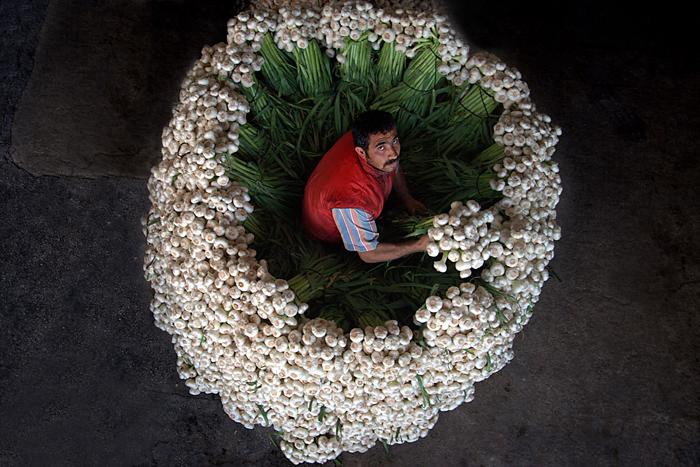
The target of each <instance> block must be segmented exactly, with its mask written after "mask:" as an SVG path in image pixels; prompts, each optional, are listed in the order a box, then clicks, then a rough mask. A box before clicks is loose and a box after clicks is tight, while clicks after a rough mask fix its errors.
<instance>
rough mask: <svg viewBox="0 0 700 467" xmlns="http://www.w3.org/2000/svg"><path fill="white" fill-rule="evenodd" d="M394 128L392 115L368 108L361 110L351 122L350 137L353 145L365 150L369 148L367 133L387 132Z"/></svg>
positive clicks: (394, 123)
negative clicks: (364, 110)
mask: <svg viewBox="0 0 700 467" xmlns="http://www.w3.org/2000/svg"><path fill="white" fill-rule="evenodd" d="M394 128H396V122H395V121H394V117H392V116H391V114H390V113H389V112H384V111H382V110H368V111H366V112H362V113H361V114H360V115H358V116H357V117H356V118H355V121H354V122H352V137H353V139H354V140H355V146H359V147H361V148H362V149H364V150H365V152H366V151H367V149H368V148H369V135H372V134H375V133H387V132H389V131H391V130H393V129H394Z"/></svg>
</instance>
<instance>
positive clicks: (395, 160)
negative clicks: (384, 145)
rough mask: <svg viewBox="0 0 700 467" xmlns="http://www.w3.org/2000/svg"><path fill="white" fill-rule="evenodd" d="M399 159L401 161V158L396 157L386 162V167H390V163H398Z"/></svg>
mask: <svg viewBox="0 0 700 467" xmlns="http://www.w3.org/2000/svg"><path fill="white" fill-rule="evenodd" d="M398 161H399V158H398V157H397V158H396V159H394V160H392V161H390V162H387V163H386V164H384V167H388V166H390V165H392V164H394V163H396V162H398Z"/></svg>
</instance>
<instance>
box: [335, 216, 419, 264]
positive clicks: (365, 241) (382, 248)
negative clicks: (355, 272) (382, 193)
mask: <svg viewBox="0 0 700 467" xmlns="http://www.w3.org/2000/svg"><path fill="white" fill-rule="evenodd" d="M332 215H333V219H334V220H335V223H336V226H337V227H338V231H339V232H340V236H341V238H342V240H343V244H344V245H345V249H346V250H348V251H356V252H357V254H358V255H359V256H360V259H362V261H364V262H366V263H380V262H383V261H390V260H392V259H396V258H400V257H402V256H406V255H409V254H411V253H418V252H421V251H425V248H426V247H427V245H428V243H429V242H430V239H429V238H428V236H427V235H424V236H423V237H421V238H419V239H418V240H412V241H408V242H403V243H379V234H378V233H377V226H376V224H375V222H374V219H372V218H371V216H370V215H369V214H367V212H365V211H364V210H362V209H353V208H343V209H339V208H334V209H332Z"/></svg>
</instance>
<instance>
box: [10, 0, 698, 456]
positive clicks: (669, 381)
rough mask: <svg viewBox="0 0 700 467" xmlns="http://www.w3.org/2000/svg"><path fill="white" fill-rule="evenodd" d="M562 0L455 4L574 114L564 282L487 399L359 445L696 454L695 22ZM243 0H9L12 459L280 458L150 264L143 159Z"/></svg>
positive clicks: (538, 93)
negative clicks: (170, 318)
mask: <svg viewBox="0 0 700 467" xmlns="http://www.w3.org/2000/svg"><path fill="white" fill-rule="evenodd" d="M533 3H534V2H533ZM563 3H564V2H562V5H551V6H544V5H541V4H538V5H534V4H526V3H522V4H520V5H518V6H516V7H514V8H512V9H508V8H507V7H506V6H505V5H504V4H502V3H498V4H496V3H494V2H488V4H485V5H476V4H471V5H469V6H466V5H465V6H455V7H454V8H453V10H454V13H455V18H456V20H457V21H458V22H459V23H460V24H461V25H462V26H463V27H464V29H465V31H467V35H468V37H469V38H470V40H471V43H473V44H476V45H478V46H479V47H481V48H485V49H487V50H490V51H492V52H495V53H496V54H497V55H499V56H501V57H502V58H503V59H505V60H506V61H507V62H508V63H509V64H511V65H515V66H517V67H518V68H520V69H521V71H522V72H523V74H524V76H525V78H526V80H527V81H528V83H529V84H530V87H531V89H532V93H533V96H534V100H535V102H536V103H537V105H538V108H539V109H541V110H543V111H545V112H546V113H548V114H550V115H551V116H552V117H553V119H554V121H555V122H556V123H557V124H559V125H561V126H562V127H563V129H564V135H563V137H562V139H561V142H560V144H559V146H558V152H557V155H556V158H557V160H558V161H559V163H560V166H561V170H562V179H563V185H564V193H563V197H562V200H561V202H560V204H559V209H558V212H559V218H560V223H561V225H562V230H563V238H562V239H561V241H560V242H558V244H557V250H556V258H555V260H554V261H553V263H552V266H553V267H554V269H555V271H556V272H557V273H558V275H559V276H560V277H561V279H562V282H557V280H556V279H552V280H550V282H549V283H547V285H546V286H545V289H544V292H543V296H542V299H541V300H540V302H539V303H538V305H537V308H536V310H537V311H536V313H535V316H534V318H533V320H532V321H531V323H530V325H529V326H528V327H527V328H526V329H525V330H524V332H523V333H522V335H521V336H519V337H518V339H517V340H516V347H515V350H516V358H515V360H514V361H513V362H512V363H511V364H510V365H509V366H507V367H506V368H505V369H504V370H503V371H501V372H500V373H499V374H497V375H494V376H493V377H492V378H490V379H489V380H487V381H485V382H482V383H480V384H478V386H477V393H476V399H475V400H474V401H473V402H472V403H470V404H467V405H463V406H461V407H460V408H459V409H457V410H455V411H452V412H448V413H444V414H442V415H441V417H440V420H439V421H438V423H437V425H436V427H435V428H434V429H433V430H432V432H431V433H430V434H429V435H428V437H427V438H426V439H424V440H421V441H419V442H417V443H412V444H406V445H401V446H395V447H392V448H391V451H390V455H389V456H387V455H386V454H385V453H384V451H383V449H382V448H381V447H376V448H374V449H372V450H371V451H369V452H368V453H365V454H344V455H343V456H342V457H341V459H342V461H343V463H344V465H346V466H356V465H396V466H400V465H417V466H423V465H440V466H443V465H444V466H465V465H489V466H492V465H493V466H500V465H556V466H560V465H635V466H636V465H658V464H662V465H698V464H699V463H700V441H699V440H700V413H699V412H700V401H699V400H698V393H699V392H700V391H699V390H700V387H699V385H698V382H699V381H698V380H699V377H698V367H699V365H698V363H699V362H698V347H699V346H700V339H699V337H700V335H699V334H700V332H699V326H698V316H697V311H698V305H699V303H698V302H699V301H700V300H699V297H700V286H699V285H700V248H698V244H697V241H696V238H697V237H698V234H700V232H699V231H698V230H699V227H698V226H699V225H700V202H699V199H698V194H697V188H696V186H695V184H696V181H697V180H698V179H700V170H699V164H698V162H697V159H696V158H697V157H698V153H699V151H698V149H699V145H698V142H697V139H696V134H697V131H698V129H700V125H699V123H700V122H699V121H698V120H699V119H698V115H697V108H698V104H700V92H699V91H700V89H699V87H700V73H699V70H698V66H697V62H695V61H694V55H695V52H694V50H692V49H690V47H689V45H686V42H684V41H686V40H687V36H689V35H690V34H691V32H692V30H691V29H688V28H689V27H690V24H685V21H684V20H683V18H684V15H683V14H682V13H678V14H677V16H674V14H675V13H674V11H675V10H674V8H673V7H672V6H669V5H664V6H663V8H658V7H657V8H652V7H649V9H647V10H645V9H643V8H642V7H639V6H638V5H637V6H636V7H635V8H627V7H624V6H619V7H614V8H615V9H614V10H611V9H610V8H611V7H610V6H609V5H604V4H585V5H584V4H576V5H568V6H564V5H563ZM455 5H457V4H456V2H455ZM238 8H240V5H236V4H234V3H229V4H227V5H223V4H221V3H220V2H213V1H211V2H206V3H205V4H202V3H201V2H196V3H195V2H191V3H190V2H185V1H164V2H145V3H144V2H129V1H126V0H122V1H109V0H95V1H92V2H70V1H67V0H51V1H49V0H31V1H29V0H28V1H15V2H12V1H3V2H0V31H1V32H2V34H1V35H0V76H2V82H1V84H0V106H1V109H2V112H1V115H2V125H1V127H0V155H1V156H2V157H1V160H0V165H1V167H0V216H1V217H0V238H1V239H2V253H0V318H1V322H0V465H3V466H4V465H12V466H14V465H18V466H19V465H168V466H170V465H212V464H216V465H256V466H258V465H286V464H287V462H286V460H285V459H284V457H283V456H282V454H281V453H280V452H279V451H278V450H277V449H276V448H275V447H274V446H273V444H272V443H271V442H270V440H269V439H268V433H269V431H268V430H265V429H262V428H256V429H255V430H253V431H249V430H246V429H244V428H243V427H241V426H240V425H237V424H236V423H234V422H232V421H231V420H229V419H228V417H227V416H226V415H225V414H224V412H223V410H222V408H221V404H220V402H219V400H218V398H216V397H210V396H198V397H193V396H190V395H189V394H188V393H187V391H186V388H185V386H184V385H183V384H182V382H181V381H180V380H179V379H178V377H177V374H176V371H175V354H174V351H173V349H172V347H171V344H170V339H169V338H168V336H167V335H166V334H165V333H163V332H161V331H159V330H158V329H157V328H155V326H153V320H152V317H151V316H150V314H149V312H148V304H149V300H150V290H149V287H148V285H147V283H146V282H145V281H144V279H143V277H142V254H143V248H144V238H143V236H142V234H141V228H140V224H139V219H140V217H141V216H142V214H143V213H144V212H145V211H146V210H147V208H148V199H147V190H146V186H145V179H144V178H143V177H144V175H145V174H146V173H147V169H148V167H149V166H150V165H151V164H152V163H153V162H154V161H156V160H157V158H158V157H159V156H158V139H159V136H160V130H161V128H162V125H163V124H165V123H166V122H167V120H168V118H169V109H170V106H171V104H172V102H173V100H174V99H175V97H176V93H177V89H178V86H179V80H180V77H181V76H182V75H183V73H184V71H185V70H186V69H187V67H188V66H189V63H190V62H191V61H192V60H193V59H195V58H196V57H197V55H198V53H199V52H198V51H199V50H200V49H201V46H202V45H204V44H206V43H213V42H218V41H220V40H223V39H224V37H225V36H224V30H225V21H226V19H227V18H228V17H230V16H231V15H232V14H233V13H234V12H235V11H236V10H237V9H238ZM687 21H690V20H687ZM666 22H669V24H670V27H669V28H664V24H665V23H666ZM671 23H672V24H671ZM67 175H78V176H67Z"/></svg>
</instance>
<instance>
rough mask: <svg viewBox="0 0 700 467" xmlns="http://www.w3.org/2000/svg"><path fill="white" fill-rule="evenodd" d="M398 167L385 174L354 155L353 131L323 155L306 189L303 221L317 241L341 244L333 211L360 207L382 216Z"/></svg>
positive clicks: (374, 217)
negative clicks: (334, 209)
mask: <svg viewBox="0 0 700 467" xmlns="http://www.w3.org/2000/svg"><path fill="white" fill-rule="evenodd" d="M397 170H398V164H397V167H396V168H395V169H394V170H393V171H392V172H384V171H381V170H379V169H377V168H375V167H372V166H371V165H370V164H369V163H368V162H367V161H366V160H365V159H364V158H363V157H361V156H360V155H359V154H357V152H355V142H354V140H353V137H352V132H351V131H348V132H347V133H345V134H344V135H343V136H342V137H341V138H340V139H339V140H338V141H336V143H335V144H334V145H333V147H332V148H330V149H329V150H328V152H327V153H326V154H325V155H324V156H323V158H322V159H321V161H320V162H319V163H318V165H317V166H316V168H315V169H314V171H313V172H312V173H311V176H310V177H309V180H308V181H307V182H306V188H305V189H304V202H303V206H302V220H303V224H304V229H305V230H306V232H307V233H308V234H309V235H311V236H312V237H314V238H316V239H317V240H321V241H324V242H331V243H340V242H341V241H342V238H341V236H340V232H339V231H338V227H337V226H336V224H335V220H334V219H333V215H332V213H331V209H333V208H359V209H363V210H365V211H366V212H367V213H368V214H369V215H371V216H372V218H373V219H376V218H377V217H379V215H380V214H381V212H382V209H383V208H384V202H385V201H386V199H387V198H388V197H389V193H391V188H392V186H393V183H394V177H396V171H397Z"/></svg>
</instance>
